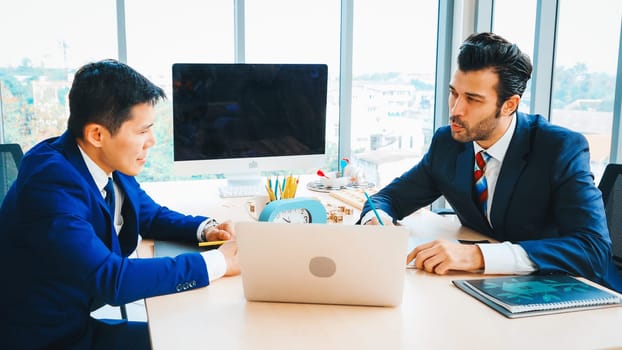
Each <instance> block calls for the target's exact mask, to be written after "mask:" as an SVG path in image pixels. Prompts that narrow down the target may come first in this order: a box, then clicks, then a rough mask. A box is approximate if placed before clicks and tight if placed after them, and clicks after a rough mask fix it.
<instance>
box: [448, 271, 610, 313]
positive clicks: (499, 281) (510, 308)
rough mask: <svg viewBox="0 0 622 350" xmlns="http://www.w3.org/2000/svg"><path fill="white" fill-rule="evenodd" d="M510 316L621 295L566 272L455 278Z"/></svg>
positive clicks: (600, 303)
mask: <svg viewBox="0 0 622 350" xmlns="http://www.w3.org/2000/svg"><path fill="white" fill-rule="evenodd" d="M452 282H453V283H454V284H455V285H456V286H457V287H458V288H460V289H462V290H463V291H465V292H467V293H468V294H470V295H471V296H473V297H475V298H477V299H478V300H480V301H482V302H484V303H485V304H487V305H488V306H490V307H492V308H493V309H495V310H497V311H499V312H500V313H502V314H504V315H505V316H507V317H510V318H514V317H522V316H533V315H538V314H548V313H556V312H567V311H575V310H581V309H587V308H595V307H605V306H615V305H621V304H620V303H621V302H622V300H621V298H620V296H618V295H616V294H613V293H610V292H608V291H606V290H603V289H599V288H596V287H594V286H592V285H589V284H587V283H584V282H582V281H580V280H578V279H576V278H574V277H571V276H566V275H547V276H541V275H529V276H509V277H494V278H483V279H474V280H455V281H452Z"/></svg>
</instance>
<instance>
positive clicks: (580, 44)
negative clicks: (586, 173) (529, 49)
mask: <svg viewBox="0 0 622 350" xmlns="http://www.w3.org/2000/svg"><path fill="white" fill-rule="evenodd" d="M621 17H622V2H621V1H616V0H593V1H590V6H585V4H584V3H582V2H577V1H560V3H559V21H558V29H557V51H556V54H555V59H556V62H555V71H554V78H553V95H552V102H551V103H552V106H551V107H552V108H551V109H552V112H551V121H552V122H553V123H555V124H559V125H563V126H566V127H568V128H570V129H573V130H576V131H579V132H581V133H583V134H584V135H585V136H586V137H587V139H588V142H589V144H590V155H591V160H592V163H591V165H592V171H593V172H594V174H595V176H596V178H597V179H598V178H600V175H601V174H602V172H603V170H604V167H605V165H606V164H607V163H608V162H609V154H610V148H611V130H612V120H613V101H614V95H615V84H616V69H617V61H618V43H619V42H620V37H619V35H620V18H621ZM578 24H580V25H578Z"/></svg>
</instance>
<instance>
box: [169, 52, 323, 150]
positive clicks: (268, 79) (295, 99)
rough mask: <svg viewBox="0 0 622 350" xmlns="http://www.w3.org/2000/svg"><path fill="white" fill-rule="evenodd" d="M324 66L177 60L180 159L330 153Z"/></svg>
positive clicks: (175, 92)
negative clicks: (201, 62)
mask: <svg viewBox="0 0 622 350" xmlns="http://www.w3.org/2000/svg"><path fill="white" fill-rule="evenodd" d="M327 71H328V70H327V66H326V65H324V64H197V63H177V64H174V65H173V129H174V147H173V148H174V160H175V162H180V161H202V160H218V159H223V160H224V159H236V158H257V157H286V156H299V155H323V154H324V153H325V144H326V92H327V91H326V90H327Z"/></svg>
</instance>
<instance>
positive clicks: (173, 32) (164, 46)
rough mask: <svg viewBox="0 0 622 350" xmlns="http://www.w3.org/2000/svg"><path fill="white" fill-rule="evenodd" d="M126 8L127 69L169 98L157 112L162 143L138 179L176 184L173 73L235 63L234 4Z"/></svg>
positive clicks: (189, 1)
mask: <svg viewBox="0 0 622 350" xmlns="http://www.w3.org/2000/svg"><path fill="white" fill-rule="evenodd" d="M125 7H126V15H125V16H126V32H127V61H128V62H127V63H128V64H129V65H130V66H131V67H133V68H134V69H136V70H138V71H139V72H140V73H142V74H144V75H145V76H147V77H148V78H149V79H150V80H151V81H152V82H154V83H155V84H157V85H158V86H160V87H162V88H164V90H165V92H166V95H167V97H168V99H167V100H166V101H165V102H164V103H160V104H158V106H157V111H156V113H157V114H156V122H155V125H154V133H155V136H156V140H157V143H156V145H155V146H154V147H153V148H152V149H151V150H150V152H149V160H148V162H147V165H146V166H145V169H144V171H143V172H142V173H141V174H140V175H139V179H140V180H142V181H151V180H167V179H171V178H175V177H176V175H175V173H174V171H173V109H172V98H173V93H172V75H171V74H172V73H171V72H172V68H171V67H172V65H173V63H182V62H183V63H194V62H212V63H231V62H233V60H234V58H233V56H234V50H233V44H234V41H233V37H234V35H233V28H234V26H233V1H230V0H212V1H201V0H178V1H171V2H157V3H154V2H152V1H148V0H131V1H126V2H125ZM209 172H210V169H206V174H207V173H209Z"/></svg>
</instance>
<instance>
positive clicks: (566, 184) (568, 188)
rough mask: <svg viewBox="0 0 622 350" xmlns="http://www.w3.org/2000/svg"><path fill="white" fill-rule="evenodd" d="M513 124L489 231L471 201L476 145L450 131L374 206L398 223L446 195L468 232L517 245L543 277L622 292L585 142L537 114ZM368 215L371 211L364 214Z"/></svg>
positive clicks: (444, 131)
mask: <svg viewBox="0 0 622 350" xmlns="http://www.w3.org/2000/svg"><path fill="white" fill-rule="evenodd" d="M516 118H517V120H516V130H515V132H514V135H513V137H512V140H511V142H510V145H509V148H508V151H507V153H506V156H505V159H504V160H503V164H502V167H501V170H500V173H499V178H498V180H497V185H496V187H495V192H494V198H493V202H492V208H491V212H490V218H491V222H492V227H491V225H490V224H489V223H488V221H487V220H486V219H485V218H484V216H483V215H482V214H481V211H480V210H479V208H478V207H477V205H476V204H475V200H474V196H473V164H474V151H473V143H472V142H467V143H461V142H458V141H455V140H454V139H453V137H452V136H451V130H450V129H449V127H442V128H440V129H438V130H437V132H436V133H435V134H434V137H433V139H432V142H431V145H430V148H429V150H428V152H427V154H425V155H424V157H423V159H422V160H421V161H420V162H419V164H417V165H416V166H415V167H413V168H412V169H410V170H409V171H407V172H406V173H404V174H403V175H402V176H401V177H399V178H397V179H395V180H394V181H393V182H392V183H390V184H389V185H387V186H386V187H385V188H383V189H382V190H381V191H380V192H379V193H377V194H376V195H374V196H373V199H374V203H375V204H376V206H377V207H378V209H382V210H383V211H385V212H386V213H388V214H389V215H391V217H393V218H394V219H395V220H401V219H402V218H404V217H405V216H407V215H409V214H411V213H413V212H414V211H415V210H417V209H419V208H422V207H424V206H427V205H429V204H431V203H432V202H433V201H434V200H436V199H437V198H439V197H440V196H441V195H442V196H444V197H445V199H446V200H447V201H448V202H449V204H451V206H452V207H453V208H454V210H455V212H456V214H457V215H458V218H459V219H460V222H461V223H462V224H463V225H464V226H467V227H469V228H471V229H474V230H475V231H478V232H480V233H483V234H485V235H487V236H489V237H492V238H494V239H496V240H499V241H511V242H514V243H517V244H520V245H521V246H522V247H523V248H524V249H525V251H526V252H527V254H528V255H529V258H530V259H531V260H532V261H533V262H534V263H535V264H536V265H537V267H538V269H539V273H544V274H546V273H553V272H564V273H570V274H574V275H580V276H583V277H586V278H588V279H590V280H593V281H595V282H598V283H603V284H605V285H607V286H609V287H612V288H614V289H616V290H618V291H622V279H621V278H620V277H619V274H618V272H617V270H616V269H615V267H614V266H613V264H612V260H611V241H610V239H609V231H608V229H607V222H606V218H605V211H604V208H603V201H602V196H601V193H600V191H599V190H598V188H597V187H596V186H595V185H594V178H593V175H592V173H591V171H590V160H589V150H588V144H587V141H586V140H585V138H584V137H583V135H581V134H579V133H576V132H572V131H570V130H568V129H565V128H562V127H558V126H554V125H551V124H549V123H548V122H547V121H546V120H545V119H544V118H542V117H541V116H538V115H526V114H523V113H517V114H516ZM367 211H369V207H368V206H367V205H366V206H365V208H364V209H363V214H362V215H365V213H366V212H367ZM361 217H362V216H361Z"/></svg>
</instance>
